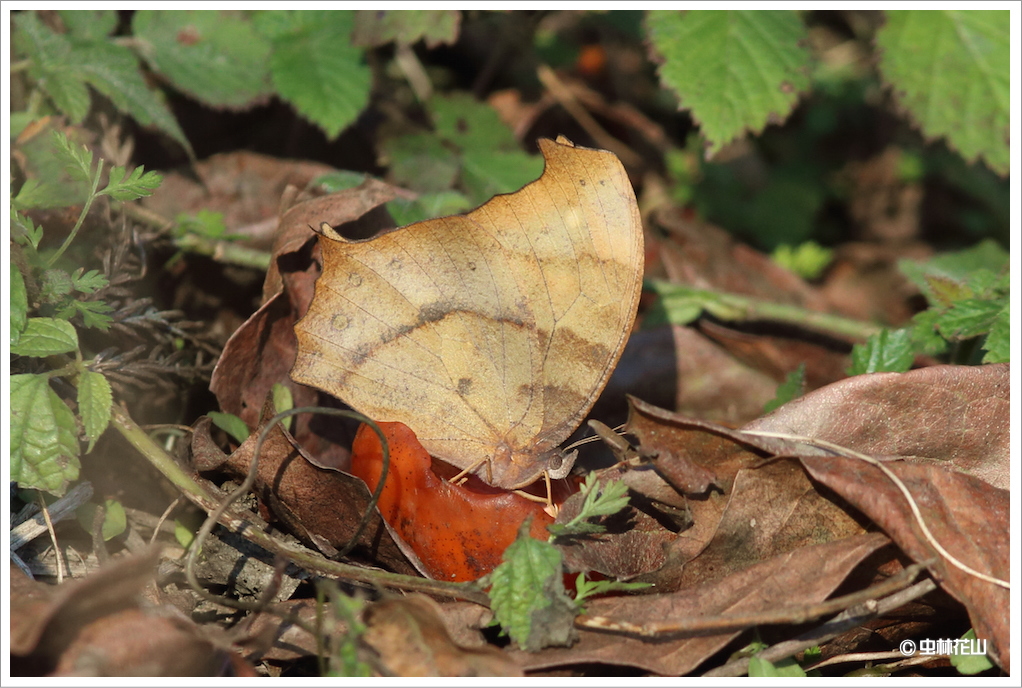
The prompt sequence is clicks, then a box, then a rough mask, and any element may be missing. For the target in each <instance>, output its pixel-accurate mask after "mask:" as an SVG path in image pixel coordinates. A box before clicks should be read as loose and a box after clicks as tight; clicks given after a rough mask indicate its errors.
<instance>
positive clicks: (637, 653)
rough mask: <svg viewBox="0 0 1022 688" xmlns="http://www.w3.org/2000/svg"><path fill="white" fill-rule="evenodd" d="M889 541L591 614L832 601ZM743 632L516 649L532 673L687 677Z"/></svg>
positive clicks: (773, 563) (614, 604)
mask: <svg viewBox="0 0 1022 688" xmlns="http://www.w3.org/2000/svg"><path fill="white" fill-rule="evenodd" d="M887 542H888V540H887V538H885V537H884V536H883V535H880V534H877V533H871V534H866V535H858V536H855V537H851V538H846V539H844V540H838V541H835V542H828V543H826V544H822V545H814V546H810V547H801V548H799V549H796V550H793V551H791V552H788V553H785V554H780V555H777V556H774V557H772V558H770V559H768V560H766V561H762V562H759V563H756V564H754V565H752V566H750V567H749V568H747V569H744V570H742V571H739V572H737V573H733V574H731V575H729V576H727V577H725V578H722V579H720V580H718V581H716V582H714V583H709V584H706V585H701V586H699V587H696V588H690V589H687V590H683V591H681V592H676V593H670V594H665V595H638V596H633V597H612V598H607V599H600V600H594V601H592V602H590V603H589V604H588V606H587V609H586V612H587V614H588V615H589V616H590V617H605V618H608V619H612V620H621V621H626V622H630V623H633V624H635V625H638V626H641V625H644V624H650V623H657V622H670V621H672V620H673V619H679V618H691V617H696V616H699V617H711V616H717V615H723V614H734V615H738V614H751V613H755V612H760V611H770V610H776V609H779V608H782V607H786V606H797V605H803V604H812V603H815V602H819V601H822V600H824V599H826V598H827V597H828V596H829V595H830V594H831V593H832V592H833V591H834V589H835V588H837V586H838V585H840V584H841V582H842V581H843V580H844V578H845V577H846V576H847V575H848V573H849V572H850V571H851V570H852V569H853V568H854V567H855V566H856V565H858V564H859V563H860V562H861V561H862V560H863V559H864V558H866V557H867V556H869V555H870V554H871V553H872V552H874V551H876V550H877V549H878V548H880V547H882V546H883V545H885V544H886V543H887ZM739 633H740V631H728V632H724V633H719V632H710V633H705V634H699V635H694V636H692V637H682V638H677V637H675V638H645V639H639V638H633V637H628V636H622V635H618V634H610V633H602V632H593V631H591V630H588V629H586V628H583V629H582V630H581V632H580V634H579V642H578V643H577V644H576V645H575V646H573V647H572V648H571V649H570V650H562V649H547V650H543V651H542V652H539V653H534V654H530V653H524V652H521V651H511V652H510V654H511V656H512V657H513V658H514V659H516V660H518V661H520V662H521V663H522V665H523V666H524V668H525V670H526V671H535V670H539V669H544V668H550V667H555V666H564V665H569V664H582V663H591V662H595V663H600V664H617V665H624V666H632V667H638V668H640V669H645V670H646V671H651V672H654V673H657V674H662V675H665V676H679V675H684V674H687V673H689V672H691V671H692V670H694V669H695V668H696V667H698V666H699V665H700V664H701V663H702V662H704V661H705V660H707V659H708V658H709V657H710V656H712V655H713V654H714V653H716V652H717V651H719V650H720V649H721V648H723V647H724V646H725V645H727V644H728V643H729V642H730V641H731V640H732V639H733V638H734V637H735V636H737V635H738V634H739Z"/></svg>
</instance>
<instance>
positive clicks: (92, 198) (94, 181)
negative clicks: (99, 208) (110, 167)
mask: <svg viewBox="0 0 1022 688" xmlns="http://www.w3.org/2000/svg"><path fill="white" fill-rule="evenodd" d="M102 168H103V161H102V160H100V161H99V164H98V166H97V167H96V174H95V176H94V177H93V178H92V190H91V191H89V198H88V199H87V200H86V201H85V205H84V206H83V207H82V212H80V213H79V214H78V222H76V223H75V226H74V227H73V228H72V229H71V233H70V234H68V235H67V238H66V239H64V243H63V244H61V245H60V248H58V249H57V252H56V253H54V254H53V255H52V256H50V259H49V260H48V261H46V267H48V268H49V267H53V264H54V263H56V262H57V259H58V258H60V257H61V256H62V255H64V251H66V250H67V247H68V246H70V245H71V242H72V241H74V239H75V237H76V236H77V235H78V230H80V229H81V228H82V224H83V223H84V222H85V217H86V216H87V215H88V214H89V208H91V207H92V202H93V201H95V200H96V199H97V198H99V194H98V193H96V190H97V189H99V178H100V176H101V175H100V172H101V171H102Z"/></svg>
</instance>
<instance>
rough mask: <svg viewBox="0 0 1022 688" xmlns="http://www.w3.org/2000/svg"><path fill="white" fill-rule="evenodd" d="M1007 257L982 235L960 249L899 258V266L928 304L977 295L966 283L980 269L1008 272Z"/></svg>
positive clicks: (1006, 253) (998, 245) (944, 302)
mask: <svg viewBox="0 0 1022 688" xmlns="http://www.w3.org/2000/svg"><path fill="white" fill-rule="evenodd" d="M1008 258H1009V255H1008V252H1007V251H1005V250H1004V249H1003V248H1001V246H1000V244H998V243H997V242H996V241H994V240H992V239H985V240H983V241H981V242H979V243H978V244H976V245H975V246H972V247H970V248H967V249H965V250H963V251H954V252H948V253H942V254H940V255H937V256H934V257H933V258H930V259H929V260H927V261H916V260H911V259H908V258H905V259H902V260H900V261H898V269H899V270H901V272H902V274H904V275H905V276H906V277H908V278H909V279H910V280H911V281H912V282H913V283H914V284H915V285H916V286H917V287H919V289H920V291H922V292H923V295H924V296H926V300H927V301H929V303H930V304H931V305H938V304H942V305H950V304H951V303H952V302H953V301H955V300H957V299H960V298H969V297H972V296H976V295H977V294H975V293H973V290H972V287H971V286H970V284H969V283H970V281H971V282H975V281H976V280H977V277H976V276H975V275H976V274H977V273H979V271H981V270H982V271H989V272H992V273H995V274H996V275H1000V274H1001V273H1004V274H1007V268H1008ZM978 279H983V278H982V277H980V278H978Z"/></svg>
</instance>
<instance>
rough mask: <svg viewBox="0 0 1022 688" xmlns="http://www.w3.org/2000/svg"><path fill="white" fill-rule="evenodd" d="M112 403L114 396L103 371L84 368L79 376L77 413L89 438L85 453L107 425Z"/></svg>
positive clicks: (90, 449) (89, 450) (90, 448)
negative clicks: (98, 371)
mask: <svg viewBox="0 0 1022 688" xmlns="http://www.w3.org/2000/svg"><path fill="white" fill-rule="evenodd" d="M113 403H114V397H113V393H112V392H111V391H110V383H109V382H107V379H106V378H105V377H104V376H103V373H96V372H93V371H91V370H86V371H84V372H83V373H82V374H81V375H80V376H79V378H78V415H80V416H81V417H82V425H83V426H84V427H85V437H86V439H88V440H89V448H88V449H86V450H85V453H89V452H91V451H92V448H93V447H94V446H95V444H96V440H98V439H99V436H100V435H102V434H103V432H104V431H105V430H106V427H107V425H109V423H110V407H111V405H112V404H113Z"/></svg>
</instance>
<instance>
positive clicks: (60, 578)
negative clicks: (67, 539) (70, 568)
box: [36, 492, 64, 585]
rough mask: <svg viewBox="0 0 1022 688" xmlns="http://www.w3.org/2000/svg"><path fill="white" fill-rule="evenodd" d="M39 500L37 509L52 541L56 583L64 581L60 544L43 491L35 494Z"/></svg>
mask: <svg viewBox="0 0 1022 688" xmlns="http://www.w3.org/2000/svg"><path fill="white" fill-rule="evenodd" d="M36 499H38V500H39V509H40V510H41V511H42V514H43V520H45V521H46V530H47V531H49V533H50V542H52V543H53V554H54V556H56V557H57V584H58V585H59V584H60V583H63V582H64V559H63V558H62V557H61V556H60V545H58V544H57V531H55V530H54V529H53V522H52V521H51V520H50V510H49V509H47V508H46V502H45V501H44V500H43V493H42V492H39V493H37V494H36Z"/></svg>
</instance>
